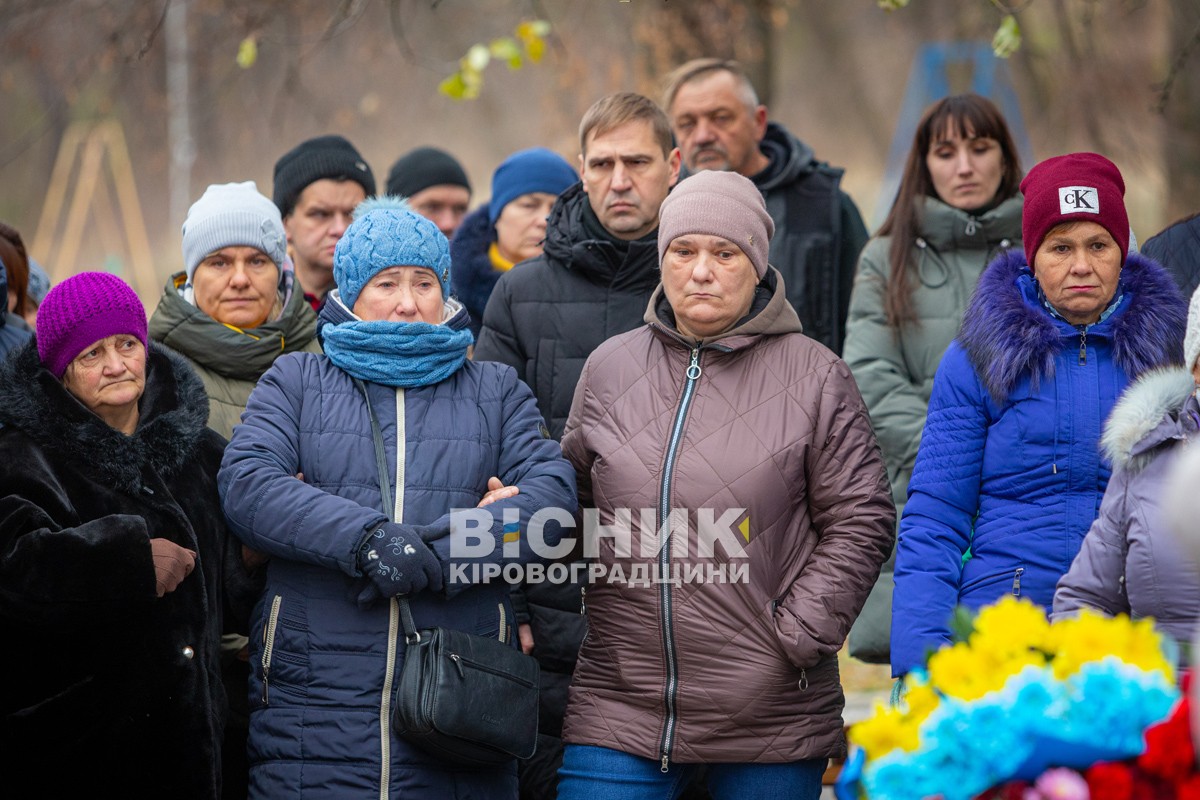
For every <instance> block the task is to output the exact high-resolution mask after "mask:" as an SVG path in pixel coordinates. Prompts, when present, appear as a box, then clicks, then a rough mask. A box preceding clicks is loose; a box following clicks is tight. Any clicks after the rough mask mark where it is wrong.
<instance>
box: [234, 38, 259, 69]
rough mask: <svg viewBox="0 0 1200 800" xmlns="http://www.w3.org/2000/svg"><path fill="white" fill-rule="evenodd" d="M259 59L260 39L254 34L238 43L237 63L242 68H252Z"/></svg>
mask: <svg viewBox="0 0 1200 800" xmlns="http://www.w3.org/2000/svg"><path fill="white" fill-rule="evenodd" d="M257 60H258V40H257V39H256V38H255V37H253V36H247V37H246V38H245V39H242V42H241V44H239V45H238V51H237V65H238V66H239V67H241V68H242V69H250V68H251V67H252V66H254V62H255V61H257Z"/></svg>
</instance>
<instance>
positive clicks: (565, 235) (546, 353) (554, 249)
mask: <svg viewBox="0 0 1200 800" xmlns="http://www.w3.org/2000/svg"><path fill="white" fill-rule="evenodd" d="M585 214H588V215H590V214H592V211H591V208H590V206H589V205H588V197H587V195H586V194H585V193H584V191H583V186H582V184H575V185H574V186H573V187H571V188H570V189H568V190H567V191H565V192H564V193H563V194H562V195H561V196H560V197H559V199H558V202H557V203H555V204H554V208H553V209H552V210H551V211H550V218H549V220H548V225H547V229H546V247H545V251H544V252H543V254H542V255H541V256H539V257H537V258H534V259H530V260H529V261H526V262H524V263H522V264H521V266H520V268H518V269H513V270H511V271H509V272H506V273H504V274H503V275H502V276H501V277H500V280H499V281H498V282H497V284H496V288H495V289H494V290H493V291H492V295H491V298H490V299H489V300H488V304H487V309H486V311H485V312H484V315H483V329H482V331H481V332H480V334H479V341H478V343H477V344H476V345H475V353H474V358H475V360H477V361H500V362H502V363H505V364H508V365H510V366H512V367H515V368H516V370H517V373H518V374H519V375H520V376H521V378H522V379H524V381H525V382H526V383H527V384H529V386H530V388H532V389H533V393H534V396H535V397H536V398H537V403H538V409H539V410H540V411H541V412H542V416H543V417H544V418H545V420H546V425H547V426H548V427H549V428H550V433H551V435H552V436H553V437H554V438H555V439H556V440H558V439H561V438H562V433H563V427H564V426H565V425H566V422H567V415H568V413H569V412H570V410H571V400H572V398H573V397H574V394H575V384H576V383H578V382H579V376H580V373H581V372H582V371H583V364H584V362H585V361H586V360H587V357H588V356H589V355H591V353H592V351H593V350H595V349H596V348H597V347H599V346H600V344H601V343H602V342H604V340H605V339H608V338H609V337H612V336H616V335H617V334H619V333H624V332H626V331H629V330H632V329H634V328H636V327H639V326H641V325H642V324H643V322H642V315H643V314H644V313H645V310H646V305H647V303H648V302H649V301H650V295H651V294H653V292H654V288H655V287H656V286H657V285H658V278H659V273H658V244H657V237H656V236H653V235H651V236H647V237H645V238H643V239H639V240H637V241H634V242H630V243H629V244H628V246H627V247H621V246H620V245H617V244H616V243H615V242H613V241H610V240H607V239H600V238H596V237H593V236H591V235H590V234H589V233H588V227H587V225H585V222H584V215H585ZM590 222H591V225H592V226H593V229H594V227H595V226H597V225H598V224H599V223H598V222H597V221H596V220H595V218H594V217H592V219H591V220H590ZM656 233H657V231H656ZM582 601H583V586H582V584H579V583H574V582H567V583H559V584H553V583H542V584H538V585H528V586H525V587H524V588H523V591H517V592H515V593H514V598H513V605H514V608H515V611H516V614H517V620H518V622H528V623H529V625H530V627H531V628H532V630H533V638H534V650H533V655H534V656H535V657H536V658H537V660H538V662H539V663H540V664H541V668H542V672H541V675H542V685H541V714H540V718H539V720H538V751H537V753H536V754H535V755H534V756H533V759H532V760H531V761H529V762H524V763H522V764H521V765H520V779H521V797H522V798H553V797H554V796H555V786H556V781H557V776H556V771H557V769H558V764H559V763H560V761H561V757H562V741H561V737H562V721H563V715H564V714H565V713H566V709H567V687H568V685H569V684H570V680H571V673H572V672H573V671H574V669H575V660H576V657H577V656H578V653H579V645H580V644H581V643H582V642H583V636H584V633H586V630H587V624H586V622H585V621H584V618H583V616H582V615H581V613H580V612H581V610H582V609H581V606H582Z"/></svg>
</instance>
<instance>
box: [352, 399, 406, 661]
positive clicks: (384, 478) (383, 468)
mask: <svg viewBox="0 0 1200 800" xmlns="http://www.w3.org/2000/svg"><path fill="white" fill-rule="evenodd" d="M354 384H355V385H356V386H357V387H358V390H359V391H360V392H362V396H363V400H365V401H366V402H367V416H368V417H370V418H371V439H372V440H374V442H375V468H376V470H377V471H378V472H379V494H380V496H382V497H383V513H385V514H387V515H388V519H391V518H392V513H391V512H390V511H389V510H388V509H391V508H394V506H393V505H392V488H391V485H390V484H389V482H388V467H387V455H386V454H385V452H384V447H383V431H382V430H380V428H379V418H378V417H376V416H375V408H374V407H373V406H372V405H371V396H370V395H369V394H367V385H366V383H364V382H363V380H362V379H361V378H355V379H354ZM396 600H397V602H399V604H400V621H401V622H402V623H403V624H404V640H405V641H406V642H410V643H415V642H419V641H421V634H420V632H419V631H418V630H417V624H416V622H415V621H414V620H413V615H412V609H411V608H409V605H408V598H407V597H404V596H403V595H398V596H397V597H396Z"/></svg>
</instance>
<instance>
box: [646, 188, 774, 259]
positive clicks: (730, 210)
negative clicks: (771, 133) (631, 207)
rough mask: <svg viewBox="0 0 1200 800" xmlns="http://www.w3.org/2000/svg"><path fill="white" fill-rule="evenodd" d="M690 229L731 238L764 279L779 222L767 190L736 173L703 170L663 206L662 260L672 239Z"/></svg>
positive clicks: (660, 229)
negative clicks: (769, 208)
mask: <svg viewBox="0 0 1200 800" xmlns="http://www.w3.org/2000/svg"><path fill="white" fill-rule="evenodd" d="M687 233H703V234H707V235H709V236H720V237H721V238H722V239H728V240H729V241H731V242H733V243H734V244H736V245H737V246H738V247H740V248H741V249H742V252H743V253H745V254H746V256H747V257H748V258H749V259H750V263H751V264H753V265H754V271H755V272H757V273H758V277H759V278H762V277H763V276H764V275H766V274H767V248H768V245H769V243H770V241H771V236H772V235H773V234H774V233H775V222H774V221H773V220H772V219H771V215H770V214H768V213H767V205H766V203H764V202H763V196H762V192H760V191H759V190H758V187H757V186H755V185H754V184H753V183H752V182H751V181H750V179H749V178H746V177H744V176H742V175H739V174H738V173H736V172H721V171H714V170H704V171H703V172H697V173H695V174H694V175H690V176H688V177H687V178H684V179H683V180H681V181H680V182H679V185H678V186H676V187H675V188H674V189H673V190H672V191H671V193H670V194H669V195H667V199H666V200H663V202H662V206H660V207H659V210H658V263H659V266H661V265H662V260H663V256H665V255H666V254H667V247H669V246H670V244H671V242H672V241H674V240H675V239H678V238H679V237H680V236H683V235H684V234H687Z"/></svg>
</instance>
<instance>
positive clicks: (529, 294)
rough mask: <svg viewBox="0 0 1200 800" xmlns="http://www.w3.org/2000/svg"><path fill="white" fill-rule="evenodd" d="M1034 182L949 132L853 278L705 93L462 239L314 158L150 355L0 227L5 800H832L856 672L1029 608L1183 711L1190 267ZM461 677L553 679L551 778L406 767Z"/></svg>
mask: <svg viewBox="0 0 1200 800" xmlns="http://www.w3.org/2000/svg"><path fill="white" fill-rule="evenodd" d="M1013 141H1014V140H1013V135H1012V132H1011V131H1010V129H1009V126H1008V124H1007V122H1006V120H1005V119H1004V117H1003V115H1002V114H1001V112H1000V111H999V109H998V108H997V107H996V106H995V105H994V104H993V103H992V102H990V101H989V100H988V99H986V98H984V97H980V96H977V95H974V94H961V95H953V96H949V97H945V98H943V99H941V100H939V101H937V102H935V103H933V104H932V105H931V106H930V107H929V108H928V109H926V111H925V113H924V115H923V116H922V118H921V119H920V121H919V123H918V124H917V127H916V130H915V131H914V132H913V138H912V145H911V148H910V150H909V152H908V155H907V159H906V162H905V165H904V172H903V176H902V179H901V181H900V185H899V188H898V190H897V193H896V196H895V199H894V201H893V204H892V206H891V208H890V211H889V213H888V214H887V217H886V219H885V221H884V222H883V224H882V226H881V227H880V228H879V229H878V230H877V231H875V232H874V233H873V235H868V231H867V229H866V226H865V225H864V223H863V221H862V218H861V215H860V214H859V211H858V209H857V208H856V206H855V204H854V201H853V200H852V199H851V198H850V196H849V195H848V194H847V193H846V192H845V191H844V190H843V189H842V186H841V180H842V176H843V170H842V168H840V167H837V166H833V165H830V164H828V163H826V162H824V161H821V160H820V159H819V158H818V157H817V155H816V154H815V153H814V152H813V150H812V149H811V148H810V147H809V146H808V145H807V144H805V143H804V142H803V141H802V140H801V139H799V138H798V137H797V136H796V135H794V134H793V133H792V132H790V131H789V130H787V128H785V127H784V126H783V125H782V124H780V123H779V122H777V121H774V120H772V119H770V116H769V111H768V109H767V107H766V106H765V105H763V104H762V103H760V101H759V99H758V97H757V94H756V93H755V89H754V87H753V85H752V83H751V81H750V79H749V77H748V76H747V74H746V72H745V70H744V69H743V68H742V67H741V66H740V65H739V64H738V63H736V62H733V61H727V60H721V59H709V58H705V59H697V60H694V61H690V62H688V63H685V64H683V65H681V66H680V67H678V68H677V69H676V70H675V71H674V72H672V73H671V74H670V75H668V76H667V77H666V78H665V80H664V92H663V95H662V98H661V102H656V101H655V100H654V99H651V98H649V97H646V96H644V95H641V94H637V93H633V92H625V91H622V92H615V93H613V94H610V95H606V96H604V97H602V98H599V99H598V100H597V101H596V102H595V103H594V104H593V105H592V106H591V107H590V108H589V109H588V110H587V111H586V113H585V114H584V115H583V118H582V120H581V122H580V125H579V134H578V153H577V154H571V155H572V156H577V158H575V159H568V158H565V157H564V155H563V154H559V153H556V152H554V151H552V150H550V149H548V148H546V147H544V146H540V145H539V144H538V143H537V142H530V143H529V146H528V147H525V148H523V149H520V150H518V151H516V152H514V153H512V154H511V155H509V156H508V157H507V158H505V159H504V160H503V161H502V162H501V163H499V164H498V165H497V166H496V168H495V170H494V171H493V172H492V174H491V177H490V195H489V197H488V198H487V199H486V200H485V201H484V202H482V203H479V204H477V205H476V206H475V207H472V205H471V203H472V199H473V197H474V190H473V188H472V184H471V181H470V180H469V178H468V175H467V171H466V170H465V169H464V168H463V166H462V164H461V163H460V162H459V160H458V159H457V158H455V157H454V156H453V155H452V154H450V153H448V152H446V151H445V150H442V149H440V148H436V147H427V146H422V147H416V148H414V149H412V150H410V151H408V152H406V153H404V154H403V155H401V156H400V157H398V158H397V159H396V160H395V161H394V163H393V164H392V165H391V167H390V169H389V171H388V174H387V179H386V182H385V185H384V187H383V191H382V192H378V193H377V185H376V181H375V177H374V173H373V171H372V170H371V168H370V166H369V165H368V164H367V162H366V160H365V159H364V158H363V157H362V155H361V154H360V152H359V151H358V149H357V148H356V147H355V146H354V145H353V144H352V143H351V142H350V141H349V140H348V139H347V138H345V137H344V136H342V135H338V134H327V135H321V136H317V137H315V138H309V139H305V140H303V141H301V142H299V143H297V144H295V146H294V147H292V148H291V149H289V150H288V151H287V152H285V153H283V155H282V156H280V158H279V159H278V161H277V162H276V164H275V167H274V172H273V186H272V191H271V193H270V196H268V195H267V194H264V193H262V192H260V191H259V188H258V186H256V185H255V183H253V182H250V181H237V180H234V181H233V182H229V183H222V184H214V185H211V186H209V187H207V188H206V189H205V190H204V192H203V193H202V194H201V195H200V196H199V197H198V198H197V199H196V201H195V203H194V204H193V205H192V206H191V208H190V209H189V210H188V213H187V217H186V219H184V220H181V221H180V224H181V232H182V248H181V249H182V252H181V259H180V262H179V263H178V264H177V269H176V270H174V271H173V274H171V275H170V276H169V277H168V278H167V280H166V283H165V285H164V286H163V289H162V293H161V297H160V298H159V299H158V301H157V303H156V305H155V306H154V308H153V309H151V312H152V313H150V314H149V315H147V313H146V308H145V307H144V305H143V303H142V301H141V300H140V299H139V298H138V296H137V295H136V294H135V293H134V291H133V289H132V288H131V287H130V286H129V285H128V284H126V283H125V282H124V281H123V280H121V279H120V278H119V277H117V276H115V275H112V274H110V273H107V272H96V271H85V272H80V273H77V274H73V275H70V276H69V277H66V276H63V277H62V278H61V279H60V280H59V282H58V283H53V282H52V281H51V278H50V276H49V275H48V274H47V272H46V271H45V270H44V269H43V268H42V267H41V266H40V265H38V264H37V262H36V261H34V260H33V259H32V258H31V257H30V255H29V253H28V252H27V250H26V248H25V245H24V243H23V241H22V239H21V236H20V234H19V233H18V232H17V231H16V230H14V229H13V228H11V227H9V226H8V225H5V224H3V223H0V293H3V294H4V296H5V300H6V305H5V306H4V307H2V308H0V312H3V313H0V545H2V546H0V632H3V633H4V634H5V635H6V636H5V638H6V640H7V641H9V642H10V644H12V645H13V647H14V648H16V649H17V650H18V651H19V652H21V653H26V654H27V657H26V656H22V657H15V658H11V659H10V662H11V663H10V670H9V677H8V680H6V681H5V682H4V683H3V688H0V767H2V769H3V772H4V774H5V780H6V782H7V784H6V785H8V786H10V787H14V788H15V790H16V791H17V796H26V795H28V796H68V795H73V794H83V793H95V792H97V791H100V790H110V791H116V792H118V793H119V794H120V795H121V796H124V797H130V798H150V797H155V798H157V797H188V798H190V797H195V798H206V799H207V800H216V798H237V800H246V798H283V797H331V798H333V797H336V798H342V797H367V796H371V797H380V798H392V800H402V799H404V798H450V797H458V798H468V797H470V798H480V797H482V798H496V799H497V800H500V799H501V798H518V797H520V798H522V800H541V799H552V798H555V797H559V798H565V799H567V800H585V799H586V800H598V799H601V798H632V799H634V800H641V799H642V798H644V799H645V800H657V799H659V798H662V799H663V800H674V799H675V798H689V799H697V798H710V797H711V798H718V799H720V798H734V797H756V798H800V799H801V800H816V798H818V797H820V795H821V791H822V789H821V787H822V784H823V782H824V780H825V776H826V775H827V770H828V766H829V764H830V762H831V760H836V759H840V758H842V757H843V756H844V755H845V753H846V742H845V736H844V724H845V721H844V719H843V710H844V705H845V698H844V694H843V689H842V684H841V680H840V677H839V670H838V663H839V661H838V657H839V654H840V653H841V652H842V651H843V648H848V649H849V654H850V655H851V656H852V657H855V658H859V659H861V660H864V661H868V662H874V663H881V664H890V665H891V670H892V674H893V675H894V676H896V677H902V676H904V675H905V674H906V673H908V672H909V671H910V670H912V669H914V668H916V667H918V666H920V665H921V664H923V663H924V661H925V659H926V657H927V656H928V654H929V653H930V652H931V651H933V650H936V649H938V648H940V647H942V646H944V645H946V644H948V643H950V642H952V641H953V638H954V634H953V631H952V620H953V617H954V614H955V612H956V610H957V609H958V608H959V607H966V608H968V609H970V608H978V607H980V606H983V605H986V604H989V603H991V602H994V601H996V600H998V599H1000V598H1001V597H1004V596H1009V595H1011V596H1017V597H1023V598H1028V599H1030V600H1032V601H1033V602H1034V603H1036V604H1037V605H1039V606H1041V607H1043V608H1044V609H1045V610H1046V612H1047V614H1050V615H1052V616H1054V617H1061V616H1066V615H1071V614H1075V613H1078V612H1079V610H1080V609H1083V608H1090V609H1095V610H1098V611H1101V612H1103V613H1106V614H1110V615H1116V614H1130V615H1132V616H1134V617H1152V618H1153V619H1155V620H1156V621H1157V624H1158V625H1159V626H1160V627H1161V628H1162V630H1163V631H1164V632H1166V633H1167V634H1169V635H1170V636H1171V637H1172V638H1173V639H1174V640H1175V641H1176V642H1178V643H1179V644H1180V645H1181V646H1180V648H1179V663H1180V666H1181V667H1183V668H1187V667H1188V666H1189V665H1190V655H1189V653H1190V645H1191V642H1192V640H1193V637H1194V636H1195V634H1196V631H1197V624H1196V623H1197V619H1198V617H1200V574H1198V571H1197V568H1196V566H1195V565H1194V564H1193V562H1191V561H1190V560H1189V555H1188V552H1189V551H1188V547H1189V545H1188V544H1185V543H1181V542H1179V541H1177V540H1176V538H1175V536H1176V533H1175V529H1176V528H1178V522H1177V518H1178V516H1179V515H1178V513H1177V512H1175V511H1173V509H1174V508H1175V507H1176V506H1178V505H1179V504H1180V503H1179V501H1178V500H1173V499H1172V498H1173V497H1176V496H1179V495H1180V494H1181V492H1180V489H1179V488H1178V485H1179V481H1180V479H1179V478H1178V477H1177V473H1178V472H1179V465H1180V464H1183V465H1184V466H1187V459H1186V457H1185V456H1186V454H1187V453H1188V449H1189V447H1188V446H1189V444H1190V443H1192V442H1193V441H1195V440H1196V439H1197V438H1198V437H1200V405H1197V399H1196V398H1197V396H1198V393H1200V389H1198V388H1197V387H1200V291H1198V290H1197V289H1196V283H1197V281H1198V280H1200V246H1198V245H1197V243H1198V242H1200V233H1198V231H1200V222H1198V221H1197V220H1198V219H1200V218H1198V217H1193V218H1189V219H1185V220H1182V221H1180V222H1179V223H1177V224H1175V225H1172V226H1170V227H1168V228H1167V229H1165V230H1163V231H1162V232H1160V233H1158V234H1157V235H1155V236H1152V237H1148V238H1147V239H1146V244H1145V246H1144V247H1143V248H1142V250H1141V251H1139V250H1138V249H1137V245H1136V242H1137V237H1136V236H1135V235H1134V232H1133V231H1132V230H1131V227H1130V224H1129V218H1128V214H1127V212H1126V208H1125V199H1124V198H1125V176H1123V175H1122V173H1121V171H1120V170H1119V169H1118V167H1117V166H1116V165H1115V164H1114V163H1113V162H1112V161H1110V160H1109V159H1108V158H1105V157H1104V156H1102V155H1100V154H1096V153H1066V154H1062V155H1056V156H1054V157H1051V158H1047V159H1045V160H1043V161H1041V162H1039V163H1037V164H1034V165H1031V166H1030V168H1029V169H1028V170H1027V171H1026V170H1025V169H1023V165H1022V164H1021V163H1020V159H1019V157H1018V154H1017V151H1016V148H1015V146H1014V143H1013ZM231 177H233V178H235V179H236V177H237V176H231ZM1189 298H1190V306H1189ZM1188 469H1189V470H1191V471H1190V472H1188V474H1193V473H1194V472H1195V468H1194V467H1188ZM1172 480H1174V483H1172ZM1172 492H1173V493H1174V494H1172ZM1183 494H1186V492H1183ZM464 514H470V515H473V516H471V517H470V519H471V520H473V521H474V522H473V523H472V524H471V525H468V524H467V522H466V521H464V520H466V517H464V516H462V515H464ZM481 519H482V520H484V521H483V522H480V520H481ZM1172 519H1176V523H1175V524H1174V525H1173V524H1172V523H1171V520H1172ZM547 520H550V521H549V522H547ZM468 544H470V546H468ZM556 569H557V570H558V571H557V572H556V571H555V570H556ZM439 627H440V628H449V629H454V630H459V631H463V632H466V633H470V634H472V635H474V636H478V637H483V638H485V639H493V640H497V641H499V642H501V643H504V644H506V645H508V646H509V647H511V648H513V650H514V651H519V652H521V653H524V654H527V655H528V657H529V658H530V659H532V660H535V661H536V664H537V668H538V669H537V671H538V676H539V677H538V709H537V717H536V719H533V718H532V717H531V718H530V719H529V720H527V721H526V723H527V725H528V726H533V725H536V731H537V747H536V750H535V751H534V753H533V755H532V756H529V757H524V758H517V759H507V760H501V761H500V762H499V763H491V764H482V765H481V764H470V765H468V764H466V763H463V762H459V761H456V760H454V759H453V758H448V757H446V756H444V755H438V754H436V753H434V752H432V751H431V750H429V749H428V748H427V747H425V746H422V745H421V744H420V742H418V741H416V740H414V738H413V737H412V736H410V735H406V730H405V729H403V728H402V727H401V726H399V725H397V724H395V723H394V721H393V719H392V715H393V713H394V707H395V706H396V705H397V704H399V703H400V702H401V694H402V693H403V691H404V688H403V686H402V682H403V680H407V678H406V677H404V676H407V675H408V674H409V670H407V669H405V667H406V662H407V660H408V658H407V654H408V653H411V652H413V645H414V643H415V642H419V641H420V638H421V637H420V634H414V633H413V632H412V631H415V630H419V631H426V630H430V629H435V628H439ZM406 631H407V633H406ZM414 635H415V637H416V638H415V639H414V638H413V636H414ZM493 646H494V642H493ZM505 652H510V651H505ZM450 659H451V661H452V662H453V664H452V665H451V666H449V667H448V668H447V669H448V670H449V672H448V673H447V674H449V675H453V674H454V671H455V670H457V672H458V674H459V675H460V676H461V675H463V669H464V665H467V666H480V665H472V664H471V663H470V656H469V654H467V655H466V656H462V655H461V654H451V655H450ZM481 666H482V668H483V669H485V670H486V669H487V665H486V664H483V665H481ZM469 700H470V698H466V699H464V702H467V701H469ZM501 713H504V710H502V711H501Z"/></svg>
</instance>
